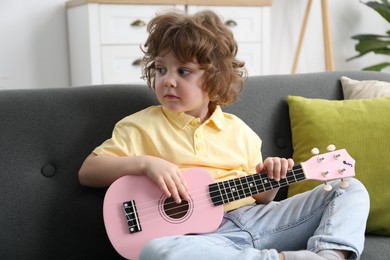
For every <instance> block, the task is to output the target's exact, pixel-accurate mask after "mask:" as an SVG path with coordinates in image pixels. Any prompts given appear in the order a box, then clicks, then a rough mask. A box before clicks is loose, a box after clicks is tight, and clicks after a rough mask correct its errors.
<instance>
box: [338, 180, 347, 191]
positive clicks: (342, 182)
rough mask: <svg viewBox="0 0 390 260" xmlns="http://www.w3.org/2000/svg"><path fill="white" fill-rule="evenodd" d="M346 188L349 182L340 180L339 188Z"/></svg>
mask: <svg viewBox="0 0 390 260" xmlns="http://www.w3.org/2000/svg"><path fill="white" fill-rule="evenodd" d="M348 187H349V182H347V181H346V180H343V179H341V183H340V188H342V189H346V188H348Z"/></svg>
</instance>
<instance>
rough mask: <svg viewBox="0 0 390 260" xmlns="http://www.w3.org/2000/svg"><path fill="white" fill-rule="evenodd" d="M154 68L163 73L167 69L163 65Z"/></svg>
mask: <svg viewBox="0 0 390 260" xmlns="http://www.w3.org/2000/svg"><path fill="white" fill-rule="evenodd" d="M156 70H157V71H158V73H160V74H165V73H166V72H167V69H166V68H164V67H157V68H156Z"/></svg>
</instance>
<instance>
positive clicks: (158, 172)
mask: <svg viewBox="0 0 390 260" xmlns="http://www.w3.org/2000/svg"><path fill="white" fill-rule="evenodd" d="M142 173H143V175H145V176H147V177H148V178H149V179H151V180H152V181H154V182H155V183H156V184H157V186H158V187H159V188H160V189H161V191H162V192H163V193H164V194H165V195H166V196H168V197H170V196H172V198H173V199H174V201H175V202H176V203H178V204H179V203H181V198H183V199H184V200H187V201H188V200H189V199H190V196H189V194H188V186H187V183H186V181H185V180H184V177H183V174H182V172H181V171H180V169H179V168H178V167H177V166H176V165H175V164H173V163H170V162H168V161H166V160H163V159H160V158H157V157H151V156H150V157H149V159H148V160H147V161H146V163H145V167H144V168H143V171H142Z"/></svg>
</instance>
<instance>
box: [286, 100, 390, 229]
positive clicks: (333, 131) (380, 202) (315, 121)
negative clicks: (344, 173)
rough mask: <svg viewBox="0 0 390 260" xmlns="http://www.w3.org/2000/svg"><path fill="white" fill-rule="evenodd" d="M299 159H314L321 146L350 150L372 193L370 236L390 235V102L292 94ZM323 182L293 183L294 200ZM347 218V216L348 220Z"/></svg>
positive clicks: (290, 102) (359, 174)
mask: <svg viewBox="0 0 390 260" xmlns="http://www.w3.org/2000/svg"><path fill="white" fill-rule="evenodd" d="M287 102H288V105H289V111H290V120H291V131H292V141H293V149H294V156H293V158H294V160H295V162H296V163H298V162H303V161H306V160H307V159H309V158H310V157H311V156H312V154H311V149H312V148H314V147H316V148H318V149H319V150H320V153H326V152H327V150H326V147H327V146H328V145H329V144H334V145H335V146H336V149H342V148H345V149H346V150H347V152H348V153H349V154H350V155H351V157H352V158H354V159H355V160H356V166H355V174H356V176H355V178H357V179H359V180H360V181H361V182H362V183H363V184H364V185H365V187H366V188H367V190H368V192H369V194H370V202H371V208H370V215H369V218H368V223H367V230H366V231H367V233H370V234H377V235H386V236H390V98H389V97H385V98H372V99H359V100H337V101H336V100H323V99H309V98H304V97H298V96H288V98H287ZM319 184H321V183H320V182H318V181H303V182H300V183H296V184H294V185H291V186H290V187H289V189H288V196H292V195H295V194H297V193H301V192H303V191H307V190H309V189H312V188H313V187H315V186H316V185H319ZM346 217H347V216H346Z"/></svg>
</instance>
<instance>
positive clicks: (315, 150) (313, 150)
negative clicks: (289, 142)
mask: <svg viewBox="0 0 390 260" xmlns="http://www.w3.org/2000/svg"><path fill="white" fill-rule="evenodd" d="M311 153H312V154H314V155H318V154H319V153H320V150H318V148H316V147H314V148H313V149H311Z"/></svg>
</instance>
